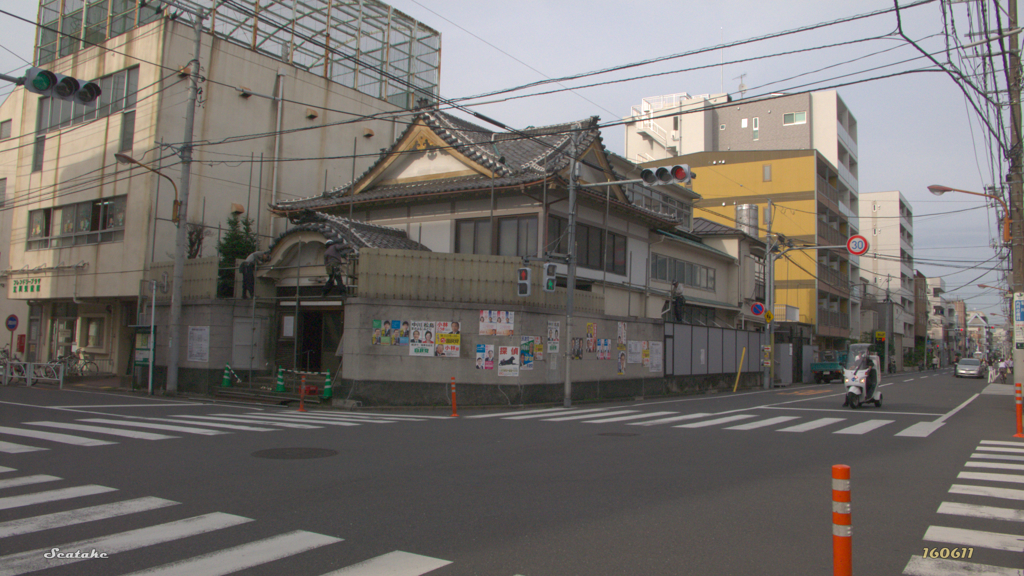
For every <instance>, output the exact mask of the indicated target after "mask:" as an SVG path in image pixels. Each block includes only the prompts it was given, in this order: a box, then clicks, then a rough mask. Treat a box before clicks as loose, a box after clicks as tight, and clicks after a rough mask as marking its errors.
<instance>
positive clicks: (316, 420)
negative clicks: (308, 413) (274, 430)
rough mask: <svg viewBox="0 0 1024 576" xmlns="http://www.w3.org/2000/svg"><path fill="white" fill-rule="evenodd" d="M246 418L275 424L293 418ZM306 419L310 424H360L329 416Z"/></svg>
mask: <svg viewBox="0 0 1024 576" xmlns="http://www.w3.org/2000/svg"><path fill="white" fill-rule="evenodd" d="M246 418H252V419H254V420H259V421H261V422H263V423H265V424H274V423H278V422H288V421H289V420H291V418H289V417H287V416H246ZM304 421H306V422H309V423H310V424H323V425H324V426H359V424H358V423H356V422H344V421H341V420H331V419H328V418H309V419H304Z"/></svg>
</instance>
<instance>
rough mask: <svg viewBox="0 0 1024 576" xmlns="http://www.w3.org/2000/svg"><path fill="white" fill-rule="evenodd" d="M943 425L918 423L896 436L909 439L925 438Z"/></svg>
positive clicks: (938, 423) (939, 423) (941, 423)
mask: <svg viewBox="0 0 1024 576" xmlns="http://www.w3.org/2000/svg"><path fill="white" fill-rule="evenodd" d="M944 424H945V422H918V423H917V424H914V425H913V426H911V427H909V428H907V429H906V430H903V431H902V432H899V433H897V434H896V435H897V436H905V437H910V438H927V437H928V436H930V435H931V433H932V432H935V431H936V430H938V429H939V428H942V426H943V425H944Z"/></svg>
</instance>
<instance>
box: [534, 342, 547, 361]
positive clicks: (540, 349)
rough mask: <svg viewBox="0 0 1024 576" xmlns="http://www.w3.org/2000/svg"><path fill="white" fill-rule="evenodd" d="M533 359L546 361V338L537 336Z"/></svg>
mask: <svg viewBox="0 0 1024 576" xmlns="http://www.w3.org/2000/svg"><path fill="white" fill-rule="evenodd" d="M533 359H534V360H536V361H537V362H542V361H544V339H543V338H537V339H536V340H534V342H533Z"/></svg>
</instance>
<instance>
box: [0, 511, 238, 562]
mask: <svg viewBox="0 0 1024 576" xmlns="http://www.w3.org/2000/svg"><path fill="white" fill-rule="evenodd" d="M246 522H252V519H251V518H244V517H242V516H235V515H234V514H224V513H223V512H213V513H211V514H204V515H202V516H195V517H192V518H186V519H184V520H178V521H175V522H168V523H166V524H158V525H156V526H148V527H146V528H139V529H137V530H129V531H127V532H120V533H118V534H111V535H110V536H101V537H99V538H91V539H88V540H79V541H77V542H68V543H67V544H57V545H54V546H50V547H47V548H40V549H38V550H29V551H27V552H20V553H18V554H11V555H9V556H3V557H0V576H17V575H18V574H26V573H28V572H35V571H37V570H43V569H46V568H52V567H54V566H58V565H66V564H72V563H74V562H78V561H80V560H85V558H46V557H45V556H43V555H44V554H45V553H47V552H49V551H50V550H52V549H53V548H60V549H61V550H63V551H66V552H73V551H75V550H82V551H83V552H88V551H91V550H93V549H95V550H96V551H97V552H104V553H106V554H108V555H113V554H117V553H119V552H126V551H128V550H135V549H138V548H143V547H145V546H152V545H154V544H160V543H163V542H171V541H173V540H178V539H180V538H186V537H189V536H196V535H199V534H205V533H207V532H213V531H214V530H221V529H223V528H228V527H230V526H237V525H239V524H245V523H246Z"/></svg>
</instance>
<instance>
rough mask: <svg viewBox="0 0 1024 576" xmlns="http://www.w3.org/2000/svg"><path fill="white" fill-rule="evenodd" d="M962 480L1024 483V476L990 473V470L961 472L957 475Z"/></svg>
mask: <svg viewBox="0 0 1024 576" xmlns="http://www.w3.org/2000/svg"><path fill="white" fill-rule="evenodd" d="M956 477H957V478H959V479H961V480H986V481H989V482H1013V483H1015V484H1024V476H1022V475H1020V474H990V473H988V472H961V473H959V474H957V475H956Z"/></svg>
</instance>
